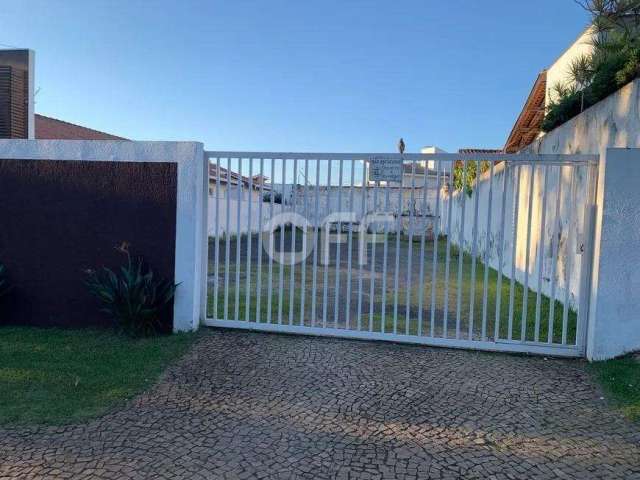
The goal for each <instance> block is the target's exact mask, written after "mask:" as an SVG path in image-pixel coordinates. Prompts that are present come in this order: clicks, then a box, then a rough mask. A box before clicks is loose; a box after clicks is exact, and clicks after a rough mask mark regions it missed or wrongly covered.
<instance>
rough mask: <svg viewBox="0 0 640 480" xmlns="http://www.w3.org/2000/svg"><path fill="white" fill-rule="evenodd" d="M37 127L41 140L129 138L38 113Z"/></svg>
mask: <svg viewBox="0 0 640 480" xmlns="http://www.w3.org/2000/svg"><path fill="white" fill-rule="evenodd" d="M35 127H36V138H37V139H41V140H127V139H126V138H123V137H118V136H116V135H111V134H110V133H105V132H100V131H98V130H93V129H91V128H86V127H81V126H80V125H75V124H73V123H69V122H64V121H62V120H58V119H57V118H51V117H45V116H44V115H38V114H36V115H35Z"/></svg>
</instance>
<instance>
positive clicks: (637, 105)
mask: <svg viewBox="0 0 640 480" xmlns="http://www.w3.org/2000/svg"><path fill="white" fill-rule="evenodd" d="M611 147H616V148H627V147H628V148H634V147H635V148H640V80H635V81H634V82H632V83H630V84H628V85H626V86H625V87H623V88H622V89H620V90H619V91H617V92H616V93H614V94H612V95H610V96H609V97H607V98H606V99H604V100H602V101H601V102H599V103H597V104H596V105H594V106H592V107H590V108H589V109H587V110H585V111H584V112H583V113H582V114H580V115H578V116H577V117H575V118H573V119H571V120H570V121H568V122H566V123H565V124H563V125H561V126H560V127H558V128H556V129H555V130H553V131H551V132H549V133H547V134H546V135H544V136H542V137H540V138H539V139H537V140H536V141H535V142H533V143H532V144H531V145H530V146H529V147H528V148H527V149H525V151H524V152H525V153H541V154H572V153H581V154H598V155H600V156H601V158H604V157H606V152H607V149H608V148H611ZM625 158H626V160H624V161H622V160H619V161H617V163H618V169H620V168H621V169H622V170H623V172H626V173H620V172H616V173H612V174H611V176H610V177H609V180H608V183H606V184H605V183H602V181H600V184H599V187H598V191H599V194H603V193H604V194H605V197H603V198H604V199H605V200H606V195H611V192H610V191H608V190H607V191H605V192H603V191H602V189H603V188H608V189H609V190H616V189H617V188H622V187H623V185H622V184H621V185H618V183H620V182H622V180H617V178H619V176H621V177H625V181H627V180H628V181H629V182H631V183H634V182H635V185H639V184H640V178H639V177H638V176H637V175H638V173H637V171H636V168H635V165H636V164H637V163H638V162H640V156H638V155H636V154H627V156H626V157H625ZM625 162H626V163H625ZM632 163H633V164H632ZM602 170H603V169H602V168H600V172H599V173H600V175H602V173H603V172H602ZM550 172H551V175H550V176H549V179H548V182H549V189H550V190H549V191H548V194H547V195H548V197H547V203H548V205H550V206H551V208H550V209H549V208H548V209H547V215H549V214H550V213H551V215H552V217H553V216H554V215H555V211H554V210H553V208H555V206H556V205H557V206H558V208H559V223H558V227H559V229H560V233H559V242H560V243H559V258H558V262H557V264H556V280H557V283H558V287H559V288H558V291H557V293H556V298H558V299H559V300H563V294H564V289H565V284H566V282H565V280H564V272H565V269H566V266H567V265H568V263H569V262H570V261H571V262H573V265H574V266H579V265H580V263H581V261H582V258H583V256H582V254H580V253H578V246H579V244H580V243H582V241H583V240H584V238H585V237H583V234H584V233H585V230H586V228H585V216H584V214H585V212H586V211H587V208H588V204H587V198H589V196H588V194H587V174H588V172H587V168H586V167H580V168H578V169H576V171H575V172H576V184H575V185H576V186H575V188H576V190H575V198H574V199H571V198H570V197H568V196H567V193H568V191H569V186H570V185H571V181H570V177H569V170H568V168H565V169H564V171H563V173H562V195H560V201H559V202H558V187H557V181H558V169H557V167H556V168H554V169H552V170H551V171H550ZM530 174H531V169H530V168H523V169H522V173H521V181H520V191H521V195H520V198H519V202H518V205H519V208H520V212H521V215H526V213H527V210H528V204H527V203H526V201H525V197H526V198H528V194H527V192H528V188H529V178H530ZM503 175H504V166H502V165H498V166H497V167H496V168H495V174H494V194H493V206H492V212H493V213H492V220H491V224H490V228H489V230H488V231H489V235H488V237H485V236H486V232H487V228H486V218H487V216H486V215H487V210H488V191H489V175H488V172H487V173H485V174H483V175H482V176H481V177H480V180H479V183H478V185H477V186H476V187H475V188H474V193H473V194H472V196H471V197H467V199H466V211H465V222H466V227H465V235H464V240H463V243H464V246H465V249H467V250H470V248H471V241H472V238H473V237H472V230H471V228H470V227H469V225H472V222H473V205H474V201H475V199H476V198H479V201H480V203H479V218H480V219H484V221H481V222H480V223H479V233H478V238H479V239H480V241H479V244H478V245H479V248H478V251H479V252H484V251H485V249H486V248H489V256H490V265H491V266H492V267H494V268H496V267H497V266H498V261H497V247H496V236H497V232H498V231H499V211H500V206H501V197H500V196H501V195H502V190H501V188H500V187H497V186H501V185H502V178H503ZM507 175H514V171H513V169H512V168H510V169H508V170H507ZM540 175H541V173H540V172H535V178H534V199H533V210H532V211H533V213H534V214H533V215H532V232H536V231H538V232H539V230H538V229H539V228H540V219H541V218H540V215H541V200H542V198H541V193H542V189H541V188H540V185H541V184H542V179H541V178H540ZM508 185H511V183H509V182H508ZM445 198H446V194H445ZM630 198H633V196H629V199H630ZM461 201H462V199H461V196H460V195H459V194H454V195H453V200H452V202H453V204H452V207H453V208H452V221H451V227H452V232H453V233H452V240H453V241H454V243H457V242H458V240H457V239H458V234H459V232H460V225H461ZM629 201H630V200H629ZM446 205H447V204H446V200H445V205H444V208H445V210H443V214H442V216H441V224H442V227H443V228H444V229H446V228H447V221H446V220H447V219H446ZM506 205H507V215H506V218H507V222H506V227H507V232H511V229H512V227H513V222H512V219H511V217H510V216H509V213H510V212H512V210H511V209H512V206H513V187H509V188H507V194H506ZM610 205H623V203H621V201H620V200H619V199H614V200H612V201H610ZM629 205H630V204H627V205H626V207H625V210H624V212H625V214H626V216H625V217H624V218H625V220H624V221H623V220H622V217H620V214H621V211H618V214H619V215H618V217H614V216H612V214H611V212H609V217H608V218H609V223H610V224H613V225H615V223H614V222H615V221H617V222H620V223H621V224H624V222H627V224H628V227H627V235H628V238H627V240H628V242H629V243H628V244H627V245H626V246H625V248H624V249H621V248H619V249H618V251H617V253H616V255H618V256H619V257H620V258H619V259H618V260H619V261H623V262H624V261H625V260H624V257H625V255H627V252H630V251H631V250H632V248H635V249H638V247H640V245H637V244H634V242H636V240H637V239H636V238H635V236H634V235H635V232H637V231H638V228H637V227H634V226H633V225H634V222H635V218H636V217H637V215H635V214H634V213H629V212H635V211H640V200H639V202H638V203H637V206H635V207H634V208H631V206H629ZM599 208H602V205H601V204H599ZM610 208H612V207H610ZM572 212H573V214H574V219H573V220H571V214H572ZM524 218H525V219H526V217H524ZM604 218H605V222H604V227H605V228H604V230H603V233H602V235H603V238H606V237H604V236H606V235H607V229H606V226H607V223H606V218H607V216H606V215H605V217H604ZM614 218H615V219H616V220H613V219H614ZM522 222H524V223H526V220H522ZM545 223H546V224H547V225H546V227H545V230H544V234H543V235H542V237H540V235H539V234H537V235H536V236H532V239H533V241H532V244H531V247H530V259H531V260H532V261H533V265H532V266H531V267H530V269H529V272H530V273H531V272H533V271H536V270H535V269H536V268H537V261H538V260H537V258H538V257H537V255H536V252H538V249H539V248H540V247H541V245H542V242H541V240H540V239H541V238H542V241H543V242H544V245H545V257H544V260H543V283H542V290H543V293H545V294H549V288H550V285H551V273H552V272H553V263H551V261H550V258H549V252H550V245H551V238H552V234H553V228H554V227H553V222H551V218H550V217H548V216H547V219H546V222H545ZM570 226H572V228H573V230H574V232H576V233H577V235H575V236H574V237H573V241H572V242H571V244H570V245H569V243H568V242H569V235H568V232H569V231H570V230H569V227H570ZM597 228H598V226H597V225H596V231H597ZM634 229H635V230H634ZM525 235H526V232H524V234H522V232H521V230H520V227H518V237H519V238H523V237H524V236H525ZM597 242H598V238H596V239H595V240H594V245H595V246H596V247H597ZM505 245H506V248H505V250H504V255H505V256H504V259H503V263H502V266H503V268H506V267H507V266H509V267H510V265H511V254H510V252H511V247H512V243H511V238H510V237H509V236H507V237H505ZM632 245H633V247H632ZM605 247H606V246H605ZM613 250H614V249H610V252H612V251H613ZM622 252H624V255H621V253H622ZM525 256H526V244H522V243H521V242H520V240H518V242H517V244H516V265H517V267H518V268H517V271H516V279H517V280H519V281H522V280H523V276H524V264H523V262H524V258H525ZM601 258H603V259H604V258H606V256H605V255H601ZM603 261H604V262H605V263H606V262H609V261H610V260H603ZM603 261H601V262H600V263H601V264H602V262H603ZM631 262H632V263H631V264H633V262H634V260H633V259H631ZM613 264H615V262H614V263H613ZM635 265H636V267H637V265H638V263H637V262H636V263H635ZM572 270H573V272H572V274H571V280H570V302H571V305H572V306H574V307H576V306H578V303H579V301H578V300H579V299H578V298H577V296H578V291H579V289H580V268H579V267H578V268H573V269H572ZM503 272H504V273H505V274H507V275H508V274H509V272H508V271H507V270H506V269H505V270H503ZM629 275H631V274H630V273H629ZM629 279H630V281H635V280H634V279H633V277H632V276H631V277H629ZM594 282H595V279H594ZM599 284H600V285H604V280H602V278H601V279H600V282H599ZM631 284H632V283H631ZM615 285H618V287H620V283H619V282H617V283H616V284H615ZM530 286H531V287H532V288H533V289H534V290H535V289H536V288H537V285H536V282H535V281H534V283H531V282H530ZM618 287H616V288H618ZM594 288H595V287H594ZM596 290H597V289H596ZM601 290H602V289H601ZM603 295H604V294H603V293H601V294H600V295H598V298H600V297H602V296H603ZM636 296H637V295H636ZM612 298H613V297H612ZM591 301H594V299H593V294H592V299H591ZM603 302H604V301H603ZM611 302H613V300H611V301H609V302H608V304H609V307H608V308H614V307H611ZM603 305H605V304H604V303H603V304H601V305H600V306H599V307H597V309H598V310H597V312H594V308H593V307H592V308H590V309H589V314H590V316H593V315H600V318H602V316H603V315H605V316H606V315H607V314H606V313H603V312H606V311H607V310H606V308H605V306H603ZM621 305H622V306H620V308H621V309H624V308H626V307H625V305H624V304H621ZM593 321H594V320H593V319H590V326H589V333H588V335H589V342H590V343H589V344H590V345H591V347H590V352H591V353H589V352H588V355H590V358H593V359H596V358H609V357H610V356H612V355H619V354H621V353H623V352H625V351H629V350H631V349H640V342H637V341H636V337H635V336H634V335H631V334H624V335H623V337H625V338H626V339H627V340H628V341H625V342H622V341H619V340H620V339H618V340H616V341H614V340H611V341H609V340H607V345H605V346H602V345H600V344H599V343H598V342H597V341H595V340H594V338H607V337H606V335H605V337H602V336H601V335H600V334H599V333H596V332H595V331H594V330H593V328H604V327H600V326H599V325H597V324H596V326H595V327H593V328H592V326H591V325H592V324H593ZM612 328H613V329H617V328H619V327H618V326H616V325H615V324H614V325H613V326H612ZM621 328H622V329H621V330H620V331H622V332H624V331H625V328H626V327H621ZM636 328H638V329H640V325H636ZM593 336H595V337H593ZM592 337H593V338H592ZM612 352H616V353H612Z"/></svg>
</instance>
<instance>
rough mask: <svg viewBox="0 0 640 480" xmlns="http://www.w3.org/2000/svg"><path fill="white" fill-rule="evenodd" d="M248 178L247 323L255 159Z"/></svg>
mask: <svg viewBox="0 0 640 480" xmlns="http://www.w3.org/2000/svg"><path fill="white" fill-rule="evenodd" d="M247 177H248V181H249V195H248V197H249V201H248V202H247V203H248V206H247V267H246V268H247V279H246V280H247V286H246V288H247V292H246V295H245V297H246V298H245V303H246V305H245V322H248V321H249V315H250V313H251V257H252V252H251V237H253V228H252V225H251V210H252V208H251V206H252V205H253V198H252V197H253V157H249V175H247Z"/></svg>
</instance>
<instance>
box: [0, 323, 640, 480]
mask: <svg viewBox="0 0 640 480" xmlns="http://www.w3.org/2000/svg"><path fill="white" fill-rule="evenodd" d="M638 430H639V429H638V427H637V426H635V427H634V426H633V425H631V424H629V423H627V422H625V421H624V420H623V419H621V418H620V417H618V416H617V415H616V414H614V413H611V412H610V411H609V410H608V409H607V408H606V407H605V405H604V404H603V402H602V401H601V400H600V398H599V395H598V392H597V391H596V389H595V388H594V386H593V385H592V384H591V383H590V382H589V380H588V377H587V376H586V374H585V372H584V369H583V364H581V363H580V362H573V361H567V360H551V359H549V360H545V359H543V358H526V357H518V356H506V355H489V354H479V353H474V352H464V351H453V350H445V349H431V348H423V347H412V346H399V345H388V344H375V343H364V342H352V341H344V340H333V339H314V338H310V337H305V338H303V337H287V336H277V335H265V334H254V333H234V332H219V331H211V332H208V333H206V334H205V335H204V336H203V338H202V340H201V341H200V342H199V343H198V345H197V346H196V347H195V349H194V350H193V351H192V353H191V354H190V355H189V356H188V357H187V358H185V360H184V361H182V362H181V363H180V364H179V365H176V366H175V367H173V368H172V369H170V371H169V372H168V373H167V375H166V377H165V379H164V380H163V381H162V382H161V384H160V385H158V386H157V387H156V388H155V389H154V390H152V391H150V392H148V393H146V394H144V395H142V396H141V397H140V398H138V399H137V400H136V401H135V402H133V403H132V404H131V405H129V407H128V408H126V409H124V410H122V411H119V412H116V413H113V414H110V415H107V416H105V417H103V418H100V419H98V420H95V421H93V422H90V423H88V424H86V425H77V426H68V427H57V428H30V429H24V428H22V429H13V430H2V429H0V478H36V477H37V478H114V479H115V478H118V479H120V478H189V479H200V478H345V479H346V478H370V479H375V478H381V479H390V478H451V479H453V478H496V479H501V478H505V479H506V478H512V479H516V478H517V479H521V478H522V479H525V478H526V479H537V478H545V479H546V478H575V479H581V480H582V479H590V478H603V479H604V478H606V479H616V478H626V479H630V478H640V432H639V431H638Z"/></svg>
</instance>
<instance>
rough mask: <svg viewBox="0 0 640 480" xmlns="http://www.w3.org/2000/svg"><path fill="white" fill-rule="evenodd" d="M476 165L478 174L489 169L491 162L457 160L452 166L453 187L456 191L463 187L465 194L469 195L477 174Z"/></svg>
mask: <svg viewBox="0 0 640 480" xmlns="http://www.w3.org/2000/svg"><path fill="white" fill-rule="evenodd" d="M478 166H479V168H480V174H483V173H484V172H486V171H487V170H489V168H490V166H491V162H488V161H485V160H467V161H466V162H464V161H462V160H459V161H457V162H456V163H455V165H454V167H453V189H454V190H456V191H457V190H462V188H463V187H464V190H465V192H466V194H467V195H469V196H471V193H472V192H473V185H474V183H475V181H476V177H477V176H478Z"/></svg>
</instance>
